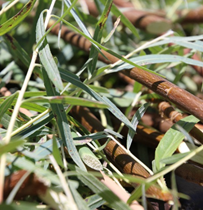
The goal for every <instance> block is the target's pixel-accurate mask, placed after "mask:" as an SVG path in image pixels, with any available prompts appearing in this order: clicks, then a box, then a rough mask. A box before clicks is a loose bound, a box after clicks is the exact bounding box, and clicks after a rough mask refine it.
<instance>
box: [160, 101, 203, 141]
mask: <svg viewBox="0 0 203 210" xmlns="http://www.w3.org/2000/svg"><path fill="white" fill-rule="evenodd" d="M159 111H160V112H161V115H163V116H166V117H167V118H170V119H171V121H172V122H173V123H176V122H178V121H179V120H181V119H182V118H183V116H182V114H181V113H179V112H178V111H175V109H174V108H173V107H172V106H171V105H170V104H169V103H168V102H165V101H164V102H161V103H160V104H159ZM190 134H191V135H192V136H193V137H194V138H195V139H197V140H198V141H199V142H201V143H203V133H202V132H201V131H200V130H199V129H198V127H197V126H196V125H195V126H194V127H193V128H192V130H191V131H190Z"/></svg>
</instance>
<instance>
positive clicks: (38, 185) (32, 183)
mask: <svg viewBox="0 0 203 210" xmlns="http://www.w3.org/2000/svg"><path fill="white" fill-rule="evenodd" d="M26 172H27V171H25V170H20V171H17V172H15V173H13V174H11V175H10V176H7V177H6V179H5V184H4V199H6V198H7V197H8V195H9V194H10V192H11V191H12V190H13V188H14V187H15V186H16V184H17V183H18V182H19V180H20V179H21V178H22V176H23V175H24V174H25V173H26ZM46 190H47V186H46V185H45V184H44V183H43V182H42V181H41V180H39V178H38V177H37V176H36V175H35V174H33V173H32V174H30V175H29V176H28V177H27V178H26V179H25V181H24V182H23V184H22V185H21V186H20V188H19V190H18V192H17V194H16V196H15V199H22V198H24V197H26V196H28V195H30V196H37V195H39V194H45V193H46Z"/></svg>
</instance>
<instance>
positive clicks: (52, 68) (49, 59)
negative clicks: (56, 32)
mask: <svg viewBox="0 0 203 210" xmlns="http://www.w3.org/2000/svg"><path fill="white" fill-rule="evenodd" d="M44 34H45V29H44V22H43V12H42V13H41V15H40V17H39V20H38V22H37V27H36V41H37V42H39V41H40V39H42V38H43V36H44ZM38 49H39V57H40V60H41V62H42V64H43V66H44V68H45V70H46V72H47V74H48V76H49V79H50V80H51V81H52V82H53V84H54V85H55V87H57V88H58V89H59V90H62V89H63V82H62V79H61V76H60V74H59V70H58V67H57V65H56V63H55V61H54V58H53V56H52V54H51V50H50V48H49V45H48V43H47V40H46V38H44V40H43V42H42V43H40V45H39V47H38Z"/></svg>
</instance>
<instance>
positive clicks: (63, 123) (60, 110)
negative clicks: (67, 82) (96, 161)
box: [42, 69, 86, 170]
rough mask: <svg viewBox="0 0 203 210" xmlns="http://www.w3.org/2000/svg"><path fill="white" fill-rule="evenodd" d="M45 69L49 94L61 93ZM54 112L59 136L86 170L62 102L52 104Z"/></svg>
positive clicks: (71, 154)
mask: <svg viewBox="0 0 203 210" xmlns="http://www.w3.org/2000/svg"><path fill="white" fill-rule="evenodd" d="M42 70H43V77H44V84H45V87H46V91H47V95H52V96H53V95H56V96H59V95H60V94H59V93H58V92H57V91H56V89H55V88H54V87H53V84H52V83H51V81H50V79H49V77H48V75H47V72H46V71H45V70H44V69H42ZM50 105H51V109H52V111H53V114H54V116H55V118H56V122H57V126H58V129H59V136H60V138H61V139H62V141H63V143H64V144H65V145H66V146H67V148H68V152H69V155H70V156H71V157H72V159H73V161H74V162H75V163H76V164H77V165H78V166H79V167H80V168H81V169H83V170H86V168H85V166H84V164H83V162H82V160H81V158H80V156H79V154H78V151H77V149H76V147H75V145H74V142H73V138H72V135H71V131H70V127H69V123H68V120H67V117H66V112H65V109H64V107H63V105H62V104H50Z"/></svg>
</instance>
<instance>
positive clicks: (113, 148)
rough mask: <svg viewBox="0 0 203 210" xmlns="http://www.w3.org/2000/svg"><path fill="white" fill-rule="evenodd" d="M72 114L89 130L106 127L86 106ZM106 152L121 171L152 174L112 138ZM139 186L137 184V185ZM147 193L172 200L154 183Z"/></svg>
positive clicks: (100, 129) (140, 175)
mask: <svg viewBox="0 0 203 210" xmlns="http://www.w3.org/2000/svg"><path fill="white" fill-rule="evenodd" d="M71 114H72V115H73V117H74V118H75V119H77V120H78V121H79V122H80V123H81V124H82V125H83V126H84V127H85V128H86V129H87V130H88V131H89V132H98V131H103V130H104V127H103V126H102V124H101V122H100V121H99V120H98V119H97V118H96V117H95V116H94V115H93V114H92V113H91V112H90V111H89V109H87V108H84V107H79V106H77V107H74V108H73V109H72V110H71ZM99 142H100V144H102V145H103V144H105V143H106V139H101V140H99ZM104 151H105V154H106V155H107V157H108V159H109V160H110V161H111V162H112V163H114V164H115V165H116V166H117V167H118V169H119V170H120V171H122V172H123V173H126V174H132V175H134V176H138V177H139V178H148V177H149V176H150V174H149V173H148V172H147V171H146V170H145V169H144V168H143V167H142V166H141V165H140V164H139V163H137V162H135V160H134V159H133V158H132V157H131V156H129V155H128V154H127V153H126V152H125V150H123V149H122V148H121V147H120V146H119V145H117V144H116V142H114V141H113V140H110V141H109V142H108V143H107V145H106V146H105V148H104ZM136 186H137V185H136ZM146 195H148V196H150V197H154V198H157V199H161V200H164V201H168V200H171V198H172V197H171V194H170V193H169V192H166V191H162V190H161V189H160V188H159V187H157V186H155V185H152V186H151V187H150V188H149V189H148V190H147V192H146Z"/></svg>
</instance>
